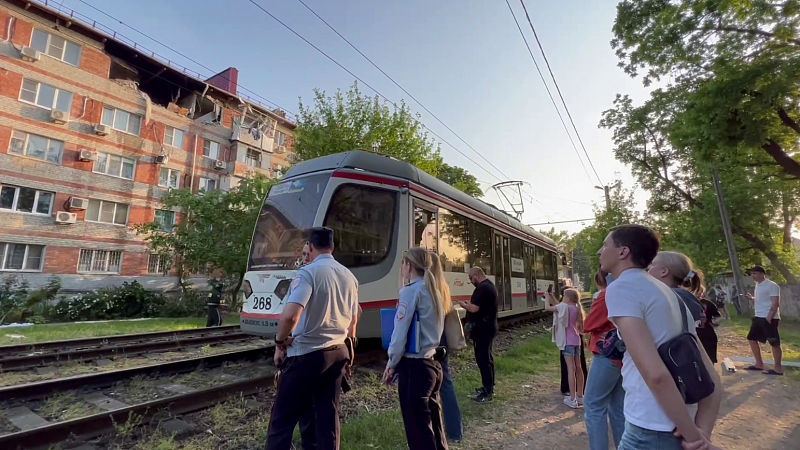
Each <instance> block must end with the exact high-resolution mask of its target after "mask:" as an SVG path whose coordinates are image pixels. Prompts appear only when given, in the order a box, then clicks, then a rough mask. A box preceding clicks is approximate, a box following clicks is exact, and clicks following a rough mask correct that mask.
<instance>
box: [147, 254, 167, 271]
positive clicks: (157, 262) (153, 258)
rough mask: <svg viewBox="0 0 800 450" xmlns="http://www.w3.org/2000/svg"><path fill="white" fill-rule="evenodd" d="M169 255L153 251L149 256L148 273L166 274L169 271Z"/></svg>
mask: <svg viewBox="0 0 800 450" xmlns="http://www.w3.org/2000/svg"><path fill="white" fill-rule="evenodd" d="M169 266H170V261H169V256H167V255H159V254H157V253H151V254H150V256H149V257H148V258H147V273H150V274H154V275H158V274H160V275H166V274H167V272H169Z"/></svg>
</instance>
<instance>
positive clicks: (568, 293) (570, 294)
mask: <svg viewBox="0 0 800 450" xmlns="http://www.w3.org/2000/svg"><path fill="white" fill-rule="evenodd" d="M564 299H569V301H570V303H574V304H575V306H577V307H578V324H577V325H578V332H579V333H583V320H584V319H585V318H586V312H585V311H584V310H583V305H582V304H581V295H580V294H579V293H578V290H577V289H566V290H565V291H564Z"/></svg>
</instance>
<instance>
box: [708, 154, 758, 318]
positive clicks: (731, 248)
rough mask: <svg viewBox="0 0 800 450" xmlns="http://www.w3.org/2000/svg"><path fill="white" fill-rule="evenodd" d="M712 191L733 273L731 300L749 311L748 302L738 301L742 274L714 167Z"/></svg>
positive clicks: (741, 288)
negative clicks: (733, 294) (735, 296)
mask: <svg viewBox="0 0 800 450" xmlns="http://www.w3.org/2000/svg"><path fill="white" fill-rule="evenodd" d="M713 178H714V191H716V193H717V206H719V215H720V217H721V218H722V231H723V233H724V234H725V243H726V244H727V246H728V258H730V260H731V271H732V272H733V283H734V284H735V285H736V291H737V294H738V295H737V298H735V299H733V298H732V299H731V300H732V301H737V302H739V306H740V308H741V310H742V311H747V310H748V309H749V306H750V305H749V303H748V302H742V301H740V300H741V299H742V297H743V296H744V295H745V293H746V292H745V290H744V283H742V272H741V268H740V267H739V255H738V254H737V253H736V244H735V243H734V241H733V232H732V231H731V221H730V217H729V216H728V208H727V206H725V196H724V195H723V193H722V187H721V186H720V183H719V173H718V172H717V168H716V166H715V167H714V173H713Z"/></svg>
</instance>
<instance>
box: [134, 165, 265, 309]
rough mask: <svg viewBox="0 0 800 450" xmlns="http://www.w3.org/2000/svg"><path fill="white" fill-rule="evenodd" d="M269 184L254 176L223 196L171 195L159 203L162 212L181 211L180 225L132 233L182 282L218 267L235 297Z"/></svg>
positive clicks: (215, 193) (141, 227) (183, 192)
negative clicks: (172, 267) (166, 260)
mask: <svg viewBox="0 0 800 450" xmlns="http://www.w3.org/2000/svg"><path fill="white" fill-rule="evenodd" d="M273 183H274V181H273V180H269V179H267V178H266V177H264V176H262V175H258V176H256V177H255V178H251V179H245V180H242V181H241V182H240V183H239V185H238V186H237V187H235V188H233V189H231V190H230V191H227V192H226V191H222V190H212V191H209V192H202V193H199V194H196V193H192V191H191V190H190V189H180V190H170V191H169V192H168V193H167V194H166V195H165V197H164V198H162V200H161V203H162V205H163V206H162V207H163V208H164V209H170V210H174V211H178V212H180V214H181V216H180V220H179V221H178V223H177V224H175V226H173V227H170V228H162V226H161V224H157V223H146V224H139V225H136V230H137V232H138V233H139V234H140V235H142V236H143V237H144V240H145V241H146V242H148V244H149V245H150V248H151V251H152V252H153V253H156V254H159V255H164V256H165V257H167V258H169V259H170V260H172V261H174V262H175V264H176V265H177V266H176V267H175V269H176V270H177V272H178V276H179V277H180V278H181V279H183V278H184V277H186V276H187V275H188V274H190V273H192V272H195V271H204V270H207V269H210V268H221V269H222V270H223V272H224V273H225V274H226V276H228V277H232V278H233V279H234V280H235V282H236V284H235V287H234V295H235V293H236V292H238V289H239V287H240V285H241V280H242V278H243V277H244V273H245V271H246V269H247V257H248V251H249V249H250V240H251V239H252V237H253V229H254V228H255V223H256V220H257V218H258V212H259V211H260V209H261V203H262V201H263V200H264V197H265V196H266V194H267V191H268V190H269V187H270V186H271V185H272V184H273Z"/></svg>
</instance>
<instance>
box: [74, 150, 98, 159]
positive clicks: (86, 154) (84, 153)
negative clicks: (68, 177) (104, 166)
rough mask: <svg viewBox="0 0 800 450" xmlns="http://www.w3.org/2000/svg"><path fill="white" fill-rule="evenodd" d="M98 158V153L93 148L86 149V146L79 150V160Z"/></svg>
mask: <svg viewBox="0 0 800 450" xmlns="http://www.w3.org/2000/svg"><path fill="white" fill-rule="evenodd" d="M96 158H97V153H95V152H93V151H91V150H86V149H85V148H82V149H81V150H80V152H78V160H79V161H94V160H95V159H96Z"/></svg>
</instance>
